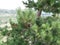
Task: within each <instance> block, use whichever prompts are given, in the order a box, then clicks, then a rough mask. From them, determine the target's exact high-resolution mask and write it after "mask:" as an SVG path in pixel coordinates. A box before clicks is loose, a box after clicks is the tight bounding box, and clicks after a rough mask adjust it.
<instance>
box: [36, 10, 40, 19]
mask: <svg viewBox="0 0 60 45" xmlns="http://www.w3.org/2000/svg"><path fill="white" fill-rule="evenodd" d="M40 16H41V10H38V12H37V18H39V17H40Z"/></svg>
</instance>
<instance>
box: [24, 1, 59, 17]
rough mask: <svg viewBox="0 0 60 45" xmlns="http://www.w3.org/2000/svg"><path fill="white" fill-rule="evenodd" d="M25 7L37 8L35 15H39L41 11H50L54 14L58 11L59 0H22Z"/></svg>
mask: <svg viewBox="0 0 60 45" xmlns="http://www.w3.org/2000/svg"><path fill="white" fill-rule="evenodd" d="M23 3H24V4H25V5H26V7H28V8H34V9H35V10H38V14H37V16H38V17H39V16H40V15H41V12H42V11H44V12H52V13H54V14H56V13H60V0H37V2H35V1H34V0H28V2H23Z"/></svg>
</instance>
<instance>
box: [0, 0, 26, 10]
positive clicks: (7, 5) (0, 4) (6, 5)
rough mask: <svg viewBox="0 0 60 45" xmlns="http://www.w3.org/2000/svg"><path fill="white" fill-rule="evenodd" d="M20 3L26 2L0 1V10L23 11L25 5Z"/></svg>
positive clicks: (14, 0)
mask: <svg viewBox="0 0 60 45" xmlns="http://www.w3.org/2000/svg"><path fill="white" fill-rule="evenodd" d="M22 1H26V0H0V9H9V10H11V9H13V10H15V9H17V8H18V7H20V8H21V9H25V5H24V4H23V3H22Z"/></svg>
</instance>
